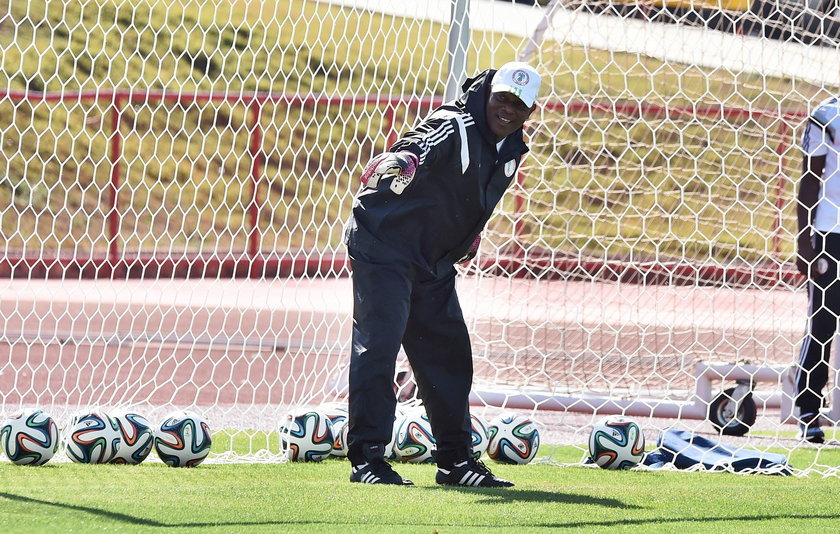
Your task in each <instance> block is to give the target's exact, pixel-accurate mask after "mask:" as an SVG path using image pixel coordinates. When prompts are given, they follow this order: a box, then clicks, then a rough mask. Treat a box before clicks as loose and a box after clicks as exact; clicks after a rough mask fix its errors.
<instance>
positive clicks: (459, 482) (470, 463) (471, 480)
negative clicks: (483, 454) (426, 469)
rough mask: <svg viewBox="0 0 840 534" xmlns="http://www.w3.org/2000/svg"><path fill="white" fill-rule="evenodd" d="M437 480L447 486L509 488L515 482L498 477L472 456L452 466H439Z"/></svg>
mask: <svg viewBox="0 0 840 534" xmlns="http://www.w3.org/2000/svg"><path fill="white" fill-rule="evenodd" d="M435 481H436V482H437V483H438V484H443V485H445V486H472V487H476V488H509V487H511V486H513V485H514V484H513V482H511V481H509V480H505V479H503V478H498V477H496V476H495V475H493V473H491V472H490V469H488V468H487V466H486V465H484V464H483V463H481V461H479V460H475V459H473V458H470V459H469V460H464V461H463V462H459V463H457V464H455V465H453V466H452V468H451V469H443V468H442V467H438V470H437V475H435Z"/></svg>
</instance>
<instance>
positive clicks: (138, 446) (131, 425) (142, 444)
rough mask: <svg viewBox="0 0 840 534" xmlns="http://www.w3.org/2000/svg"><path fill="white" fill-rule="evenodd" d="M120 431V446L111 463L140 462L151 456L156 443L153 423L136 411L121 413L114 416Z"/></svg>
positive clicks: (133, 463)
mask: <svg viewBox="0 0 840 534" xmlns="http://www.w3.org/2000/svg"><path fill="white" fill-rule="evenodd" d="M112 419H113V420H114V422H115V423H116V424H117V429H118V430H119V432H120V439H121V440H122V443H120V448H119V450H118V451H117V454H115V455H114V458H113V459H112V460H111V463H115V464H132V465H135V464H139V463H140V462H142V461H143V460H145V459H146V457H147V456H149V453H150V452H151V451H152V446H153V445H154V444H155V431H154V430H153V429H152V424H151V423H149V421H148V420H147V419H146V418H145V417H143V416H142V415H138V414H136V413H131V412H126V413H120V414H117V415H115V416H113V417H112Z"/></svg>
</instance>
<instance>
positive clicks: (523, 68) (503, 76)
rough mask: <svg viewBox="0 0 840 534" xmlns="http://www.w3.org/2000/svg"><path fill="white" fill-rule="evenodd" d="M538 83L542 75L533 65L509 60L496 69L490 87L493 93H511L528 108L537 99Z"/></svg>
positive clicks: (540, 81)
mask: <svg viewBox="0 0 840 534" xmlns="http://www.w3.org/2000/svg"><path fill="white" fill-rule="evenodd" d="M540 83H542V77H540V75H539V74H537V71H536V70H534V67H532V66H531V65H529V64H527V63H525V62H523V61H511V62H509V63H505V64H504V65H502V66H501V68H499V70H498V71H496V75H495V76H493V81H492V83H491V84H490V88H491V91H492V92H494V93H500V92H503V91H506V92H508V93H513V94H514V95H516V96H518V97H519V99H520V100H522V101H523V102H525V105H526V106H528V107H529V108H530V107H531V106H533V105H534V101H536V100H537V95H538V94H539V92H540Z"/></svg>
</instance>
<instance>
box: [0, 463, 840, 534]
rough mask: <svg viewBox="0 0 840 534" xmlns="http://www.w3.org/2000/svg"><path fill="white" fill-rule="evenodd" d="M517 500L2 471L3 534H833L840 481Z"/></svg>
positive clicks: (649, 475) (539, 470)
mask: <svg viewBox="0 0 840 534" xmlns="http://www.w3.org/2000/svg"><path fill="white" fill-rule="evenodd" d="M492 467H493V469H494V471H495V472H496V473H497V474H498V475H499V476H503V477H507V478H509V479H512V480H514V481H515V482H516V483H517V486H516V487H515V488H513V489H509V490H483V489H450V488H442V487H438V486H437V485H435V484H434V468H433V467H432V466H429V465H400V466H399V470H400V472H401V474H403V475H404V476H406V477H408V478H411V479H413V480H414V481H415V483H416V484H417V486H416V487H412V488H395V487H375V486H363V485H356V484H351V483H349V482H348V481H347V476H348V469H349V467H348V464H347V462H346V461H340V460H328V461H324V462H322V463H320V464H235V465H219V464H204V465H201V466H199V467H198V468H196V469H171V468H167V467H165V466H163V465H162V464H159V463H149V464H142V465H140V466H87V465H75V464H47V465H46V466H43V467H38V468H26V467H18V466H13V465H11V464H4V465H0V480H3V481H4V484H3V486H4V488H3V490H2V491H0V530H2V531H3V532H4V533H18V532H21V533H23V532H26V533H37V532H44V533H47V532H49V533H54V532H99V531H107V532H202V533H205V532H326V531H335V530H340V531H343V532H381V533H397V532H410V533H423V532H428V533H432V532H440V533H444V532H452V533H461V532H500V533H501V532H505V533H508V532H516V533H531V532H534V533H536V532H554V531H556V532H613V531H619V532H644V533H659V532H681V533H687V532H703V533H707V532H762V533H776V532H778V533H788V532H794V531H803V532H809V531H818V532H819V531H824V532H831V531H833V529H834V528H835V527H836V522H837V520H838V519H840V512H838V511H837V499H838V498H840V486H839V485H838V484H837V481H836V480H835V479H823V478H813V477H812V478H796V477H771V476H740V475H733V474H702V473H679V472H645V471H627V472H609V471H602V470H598V469H594V468H584V467H559V466H556V465H549V464H532V465H528V466H504V465H495V464H494V465H493V466H492Z"/></svg>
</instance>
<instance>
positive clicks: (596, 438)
mask: <svg viewBox="0 0 840 534" xmlns="http://www.w3.org/2000/svg"><path fill="white" fill-rule="evenodd" d="M644 455H645V435H644V433H643V432H642V429H641V428H640V427H639V425H638V424H637V423H636V422H635V421H633V420H632V419H629V418H627V417H624V416H620V415H613V416H610V417H607V418H604V419H602V420H600V421H598V422H597V423H595V425H593V427H592V432H591V433H590V434H589V456H590V457H591V458H592V461H593V462H595V463H596V464H597V465H598V467H602V468H604V469H630V468H632V467H635V466H636V465H638V464H639V462H641V461H642V458H644Z"/></svg>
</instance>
